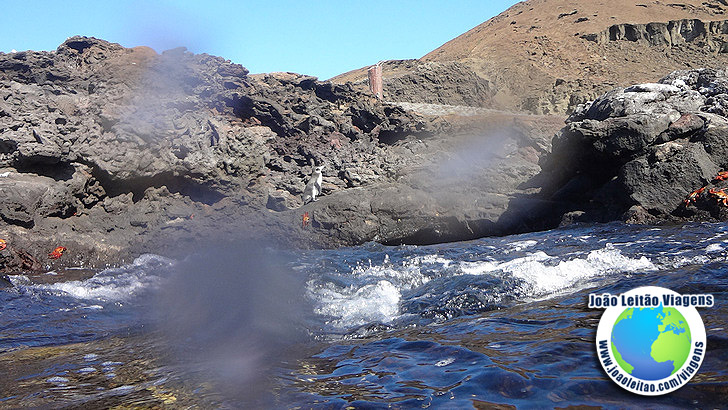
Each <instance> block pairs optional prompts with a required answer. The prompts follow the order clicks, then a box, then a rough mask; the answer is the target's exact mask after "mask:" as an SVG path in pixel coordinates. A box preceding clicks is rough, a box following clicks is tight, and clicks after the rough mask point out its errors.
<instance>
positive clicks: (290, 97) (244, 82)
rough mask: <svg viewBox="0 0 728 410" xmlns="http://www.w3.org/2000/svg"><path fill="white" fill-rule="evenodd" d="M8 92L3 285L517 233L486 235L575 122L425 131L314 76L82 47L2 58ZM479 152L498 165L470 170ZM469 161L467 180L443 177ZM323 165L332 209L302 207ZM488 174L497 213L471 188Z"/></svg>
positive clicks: (524, 119) (460, 123) (409, 116)
mask: <svg viewBox="0 0 728 410" xmlns="http://www.w3.org/2000/svg"><path fill="white" fill-rule="evenodd" d="M0 94H2V97H3V98H2V100H0V176H2V177H0V217H1V218H2V225H1V226H0V235H1V236H0V238H3V239H5V240H6V241H7V244H8V246H7V248H6V249H5V250H2V251H0V266H1V268H0V270H2V271H6V272H17V271H28V270H30V271H33V270H47V269H57V268H61V267H63V266H86V267H99V266H106V265H107V264H110V263H111V264H114V263H122V262H125V261H129V260H130V259H131V258H133V257H134V256H135V255H138V254H140V253H145V252H157V253H162V254H165V255H168V256H173V257H175V256H180V255H182V254H184V253H185V252H188V251H190V250H194V248H195V247H196V246H198V245H199V243H200V242H201V241H209V240H213V239H218V238H220V237H226V238H228V239H229V240H235V239H236V238H249V237H255V238H258V237H260V238H265V239H266V240H270V241H275V242H281V243H283V244H285V246H291V247H297V248H310V247H337V246H342V245H353V244H360V243H363V242H366V241H379V242H383V243H392V244H394V243H432V242H437V241H441V240H457V239H464V238H472V237H477V236H479V235H483V234H497V233H507V232H508V231H509V230H510V228H508V227H507V224H495V225H497V226H496V227H494V228H491V227H489V225H493V220H495V219H496V218H497V217H499V216H500V215H501V214H502V213H503V212H505V208H506V204H507V203H508V201H509V200H510V196H511V194H512V192H513V190H514V188H515V187H516V186H517V185H518V184H520V183H521V182H523V181H525V180H527V179H528V178H530V177H531V176H533V175H534V174H535V173H536V172H538V167H537V165H536V163H537V161H538V157H539V156H540V155H541V154H543V153H544V152H546V151H548V149H549V140H550V136H551V135H552V134H553V132H554V131H555V130H556V129H558V127H559V123H560V121H561V119H560V118H558V117H540V116H528V115H518V114H515V115H508V114H502V113H500V114H499V113H493V114H488V115H481V116H468V117H467V118H466V117H463V116H458V115H445V116H423V115H419V114H417V113H415V112H413V111H407V110H405V109H403V108H401V107H399V106H397V105H392V104H387V103H384V102H381V101H379V100H377V99H376V98H374V97H373V96H371V95H369V94H367V93H362V92H359V91H356V90H354V89H353V88H352V87H351V86H348V85H336V84H332V83H330V82H320V81H317V79H316V78H314V77H308V76H303V75H298V74H293V73H272V74H262V75H249V73H248V71H247V70H246V69H245V68H244V67H242V66H240V65H237V64H232V63H230V62H229V61H226V60H224V59H222V58H219V57H213V56H209V55H205V54H202V55H194V54H192V53H189V52H187V51H185V50H184V49H175V50H169V51H166V52H164V53H162V54H160V55H157V54H156V53H155V52H154V51H153V50H151V49H148V48H145V47H136V48H132V49H127V48H124V47H122V46H120V45H118V44H113V43H108V42H106V41H103V40H98V39H94V38H86V37H74V38H70V39H68V40H67V41H66V42H64V43H63V44H62V45H61V46H59V48H58V49H57V50H56V51H53V52H19V53H11V54H2V55H0ZM504 134H508V135H507V137H505V138H504V137H503V135H504ZM511 134H512V135H511ZM483 146H487V147H489V148H494V147H495V148H499V149H494V150H491V151H493V152H494V153H493V154H490V153H486V154H485V155H483V156H482V158H481V156H480V155H476V156H474V157H473V155H472V152H473V149H474V148H481V147H483ZM458 150H459V151H458ZM463 155H464V156H465V157H467V158H466V159H467V162H468V167H469V168H467V167H466V168H467V169H465V168H464V169H460V168H462V167H460V166H456V167H454V168H453V169H451V170H447V169H445V170H441V171H440V170H438V169H437V167H442V166H446V167H448V166H449V167H453V164H454V163H455V162H458V161H459V160H460V159H462V158H459V157H462V156H463ZM513 155H515V156H516V157H517V160H515V161H513V160H510V159H509V158H511V157H512V156H513ZM506 159H508V160H506ZM494 161H499V162H500V163H502V164H504V165H503V166H506V167H508V172H509V174H508V175H506V176H504V175H502V172H500V171H498V170H491V169H490V165H491V164H492V163H493V162H494ZM314 165H323V166H324V169H325V170H324V175H325V177H324V183H323V193H324V196H323V197H322V198H321V200H320V201H317V202H315V203H313V204H310V205H307V206H305V207H302V208H300V206H301V205H302V203H301V193H302V191H303V187H304V186H305V183H306V180H307V178H308V175H309V174H310V172H311V168H312V167H313V166H314ZM477 172H481V173H482V172H485V173H486V174H487V175H491V177H492V179H493V181H491V183H482V184H481V189H482V190H484V191H486V193H490V194H491V196H492V198H490V199H482V198H480V197H481V195H479V192H480V193H482V192H483V191H482V190H481V191H475V190H469V189H468V188H467V187H463V186H461V185H462V184H461V183H460V182H462V181H460V180H461V179H463V178H470V179H473V178H475V176H476V174H477ZM443 173H444V174H445V175H447V176H448V177H447V178H442V175H443ZM488 173H490V174H488ZM476 179H479V178H476ZM453 183H460V184H459V185H458V184H455V185H453ZM451 185H452V186H451ZM453 188H457V190H453ZM402 193H406V195H401V194H402ZM465 194H467V195H465ZM458 201H459V202H460V203H468V206H467V207H464V208H460V206H458V204H457V202H458ZM469 202H472V203H469ZM418 208H419V209H418ZM305 212H309V213H310V217H311V223H310V225H309V226H304V225H303V224H302V216H303V214H304V213H305ZM57 246H64V247H66V248H67V249H68V251H67V252H66V253H64V255H63V257H61V258H59V259H49V258H48V256H47V254H48V253H49V252H50V251H51V250H53V249H54V248H55V247H57Z"/></svg>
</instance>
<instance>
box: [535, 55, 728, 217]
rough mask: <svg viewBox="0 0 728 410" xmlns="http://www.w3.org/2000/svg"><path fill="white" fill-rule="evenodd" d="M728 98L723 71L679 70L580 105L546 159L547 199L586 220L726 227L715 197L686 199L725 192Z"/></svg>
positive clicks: (543, 175)
mask: <svg viewBox="0 0 728 410" xmlns="http://www.w3.org/2000/svg"><path fill="white" fill-rule="evenodd" d="M727 93H728V76H727V75H726V72H725V71H723V70H711V69H701V70H691V71H676V72H673V73H672V74H670V75H668V76H667V77H665V78H663V79H662V80H660V82H659V83H658V84H641V85H637V86H631V87H627V88H624V89H617V90H614V91H611V92H609V93H607V94H605V95H603V96H601V97H600V98H598V99H597V100H595V101H593V102H591V103H588V104H586V105H583V106H580V107H579V108H578V109H577V110H576V112H575V113H574V114H573V115H572V116H571V117H569V119H568V120H567V126H566V127H565V128H564V129H562V131H561V132H560V134H559V135H558V136H557V137H556V138H555V139H554V141H553V152H552V153H551V154H550V155H549V156H547V157H545V158H544V160H543V172H542V173H541V174H540V175H539V176H538V177H537V178H536V179H537V180H539V181H540V182H541V183H543V185H544V190H543V192H542V194H543V195H545V197H547V198H549V199H551V200H554V201H562V202H564V203H568V204H569V207H570V208H571V209H572V210H574V211H575V212H577V215H579V218H580V219H581V220H600V221H606V220H614V219H623V220H628V221H635V222H648V221H658V220H663V221H664V220H671V221H681V220H726V215H727V214H728V212H726V208H725V207H724V206H718V203H717V201H716V200H708V199H707V198H708V196H707V192H706V195H703V199H705V200H702V201H699V202H698V203H697V204H696V205H691V206H689V207H686V206H685V204H684V203H683V200H684V199H685V198H686V196H687V194H689V193H690V192H692V191H694V190H696V189H698V188H701V187H703V186H706V185H710V187H713V188H716V189H717V188H721V187H722V185H723V183H722V182H717V183H716V184H711V182H712V181H713V178H714V177H715V176H716V175H717V173H718V171H720V170H724V169H726V168H728V148H726V147H727V146H728V120H727V119H726V114H728V111H726V108H725V107H726V105H724V101H726V99H727V98H728V94H727ZM572 216H573V214H572V215H571V216H569V218H571V217H572Z"/></svg>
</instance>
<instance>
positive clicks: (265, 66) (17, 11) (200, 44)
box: [0, 0, 517, 79]
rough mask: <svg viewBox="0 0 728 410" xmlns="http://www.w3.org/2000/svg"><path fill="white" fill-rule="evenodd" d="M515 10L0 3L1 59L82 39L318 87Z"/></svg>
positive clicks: (412, 4)
mask: <svg viewBox="0 0 728 410" xmlns="http://www.w3.org/2000/svg"><path fill="white" fill-rule="evenodd" d="M515 3H517V2H516V1H489V0H480V1H468V0H440V1H434V0H420V1H416V0H400V1H397V0H394V1H391V0H390V1H384V0H382V1H380V0H370V1H368V2H365V1H355V0H338V1H328V0H321V1H293V0H290V1H283V0H281V1H275V0H271V1H222V0H221V1H216V0H211V1H188V0H176V1H175V0H160V1H137V0H131V1H123V0H116V1H107V0H95V1H74V0H67V1H56V0H48V1H40V0H25V1H19V0H2V8H1V9H2V16H3V18H2V20H3V21H2V24H0V51H4V52H9V51H10V50H12V49H15V50H18V51H22V50H53V49H55V48H56V47H58V45H59V44H61V43H62V42H63V41H64V40H65V39H66V38H67V37H70V36H73V35H77V34H78V35H86V36H93V37H98V38H102V39H104V40H108V41H112V42H115V43H120V44H121V45H123V46H126V47H134V46H139V45H146V46H150V47H152V48H154V49H155V50H156V51H158V52H161V51H164V50H167V49H170V48H174V47H178V46H185V47H187V48H188V49H189V50H190V51H193V52H195V53H203V52H204V53H208V54H214V55H219V56H222V57H224V58H227V59H230V60H232V61H233V62H236V63H240V64H242V65H244V66H245V67H247V68H248V69H249V70H250V71H251V72H254V73H259V72H270V71H294V72H298V73H302V74H310V75H315V76H317V77H319V78H321V79H327V78H329V77H332V76H334V75H337V74H340V73H343V72H346V71H349V70H353V69H356V68H359V67H362V66H365V65H370V64H374V63H376V62H377V61H379V60H389V59H402V58H418V57H422V56H423V55H424V54H426V53H428V52H429V51H432V50H434V49H435V48H437V47H439V46H440V45H442V44H443V43H445V42H446V41H448V40H450V39H453V38H455V37H457V36H458V35H460V34H462V33H464V32H466V31H468V30H470V29H471V28H473V27H475V26H477V25H478V24H480V23H482V22H484V21H486V20H488V19H489V18H491V17H493V16H495V15H497V14H499V13H501V12H502V11H504V10H506V9H507V8H508V7H510V6H512V5H513V4H515Z"/></svg>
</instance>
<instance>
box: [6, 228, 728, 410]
mask: <svg viewBox="0 0 728 410" xmlns="http://www.w3.org/2000/svg"><path fill="white" fill-rule="evenodd" d="M239 247H240V249H236V246H235V245H232V246H227V247H223V248H220V249H216V250H214V251H210V253H205V252H202V253H201V255H200V256H197V259H195V257H194V256H193V257H187V258H180V260H170V259H165V258H162V257H159V256H155V255H145V256H142V257H140V258H139V259H137V260H136V261H135V262H134V263H133V264H131V265H127V266H123V267H120V268H111V269H107V270H104V271H100V272H97V273H95V275H93V276H92V277H90V278H85V279H79V280H75V281H68V280H61V281H53V280H50V281H48V280H44V281H39V280H37V278H32V277H24V276H16V277H13V279H12V281H13V283H14V285H15V288H13V289H5V290H0V408H2V407H8V408H16V407H64V406H67V407H79V406H85V407H89V408H96V407H111V406H114V405H129V406H134V405H137V406H149V407H154V406H161V407H201V408H209V407H223V408H240V407H255V408H258V407H270V408H312V407H313V408H346V407H348V406H352V407H354V408H390V407H393V408H428V407H432V408H474V407H475V408H493V407H497V406H500V407H498V408H509V407H511V406H515V407H518V408H566V407H568V406H574V405H588V406H598V407H607V408H612V407H615V408H624V407H635V408H637V407H640V408H642V407H652V408H723V407H725V406H726V404H725V403H726V397H728V336H727V335H726V328H727V327H728V319H727V318H726V314H727V313H728V308H727V307H726V301H727V300H728V261H727V259H726V256H727V255H728V253H727V252H728V227H727V226H725V225H722V224H695V225H684V226H677V227H637V226H630V225H623V224H606V225H589V226H578V227H572V228H568V229H557V230H552V231H546V232H537V233H530V234H523V235H516V236H509V237H501V238H485V239H480V240H476V241H470V242H460V243H451V244H443V245H433V246H401V247H385V246H381V245H377V244H367V245H363V246H360V247H354V248H344V249H338V250H327V251H307V252H305V253H300V252H284V251H276V250H273V249H269V248H260V249H257V250H255V249H253V247H252V246H251V245H250V244H240V245H239ZM51 276H52V274H51ZM39 282H48V283H44V284H42V283H39ZM638 286H662V287H667V288H670V289H672V290H674V291H677V292H679V293H681V294H686V293H687V294H696V293H711V294H713V295H714V296H715V301H716V302H715V306H714V307H712V308H700V309H699V310H700V313H701V316H702V318H703V321H704V323H705V328H706V331H707V337H708V342H707V343H708V346H707V353H706V356H705V360H704V362H703V365H702V367H701V369H700V371H699V373H698V374H697V375H696V376H695V377H694V378H693V379H692V380H691V381H690V383H688V384H687V385H686V386H684V387H682V388H681V389H680V390H678V391H676V392H674V393H671V394H669V395H667V396H661V397H641V396H637V395H634V394H632V393H629V392H627V391H625V390H622V389H621V388H620V387H618V386H617V385H616V384H614V383H613V382H612V381H611V380H609V379H608V378H607V376H606V375H605V374H604V372H603V370H602V368H601V365H600V364H599V362H598V361H597V356H596V352H595V347H594V344H595V334H596V327H597V324H598V322H599V318H600V315H601V313H602V311H601V310H598V309H589V308H587V299H588V295H589V293H592V292H594V293H604V292H608V293H611V294H617V293H622V292H626V291H628V290H630V289H632V288H634V287H638Z"/></svg>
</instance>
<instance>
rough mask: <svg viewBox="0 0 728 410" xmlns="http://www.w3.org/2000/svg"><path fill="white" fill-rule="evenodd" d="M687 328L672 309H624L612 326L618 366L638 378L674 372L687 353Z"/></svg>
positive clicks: (657, 377)
mask: <svg viewBox="0 0 728 410" xmlns="http://www.w3.org/2000/svg"><path fill="white" fill-rule="evenodd" d="M690 342H691V339H690V327H689V326H688V324H687V321H686V320H685V318H684V317H683V315H682V314H680V312H679V311H678V310H677V309H675V308H665V307H663V306H660V307H657V308H651V309H650V308H637V309H636V308H629V309H625V310H624V312H622V314H621V315H619V317H618V318H617V321H616V322H615V323H614V326H612V352H613V354H614V358H615V359H616V362H617V364H619V367H621V368H622V370H624V371H625V372H626V373H627V374H631V375H632V376H635V377H638V378H640V379H642V380H660V379H664V378H665V377H668V376H671V375H673V374H675V372H677V371H678V369H680V368H681V367H682V366H683V364H685V360H687V358H688V355H690V345H691V344H690Z"/></svg>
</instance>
